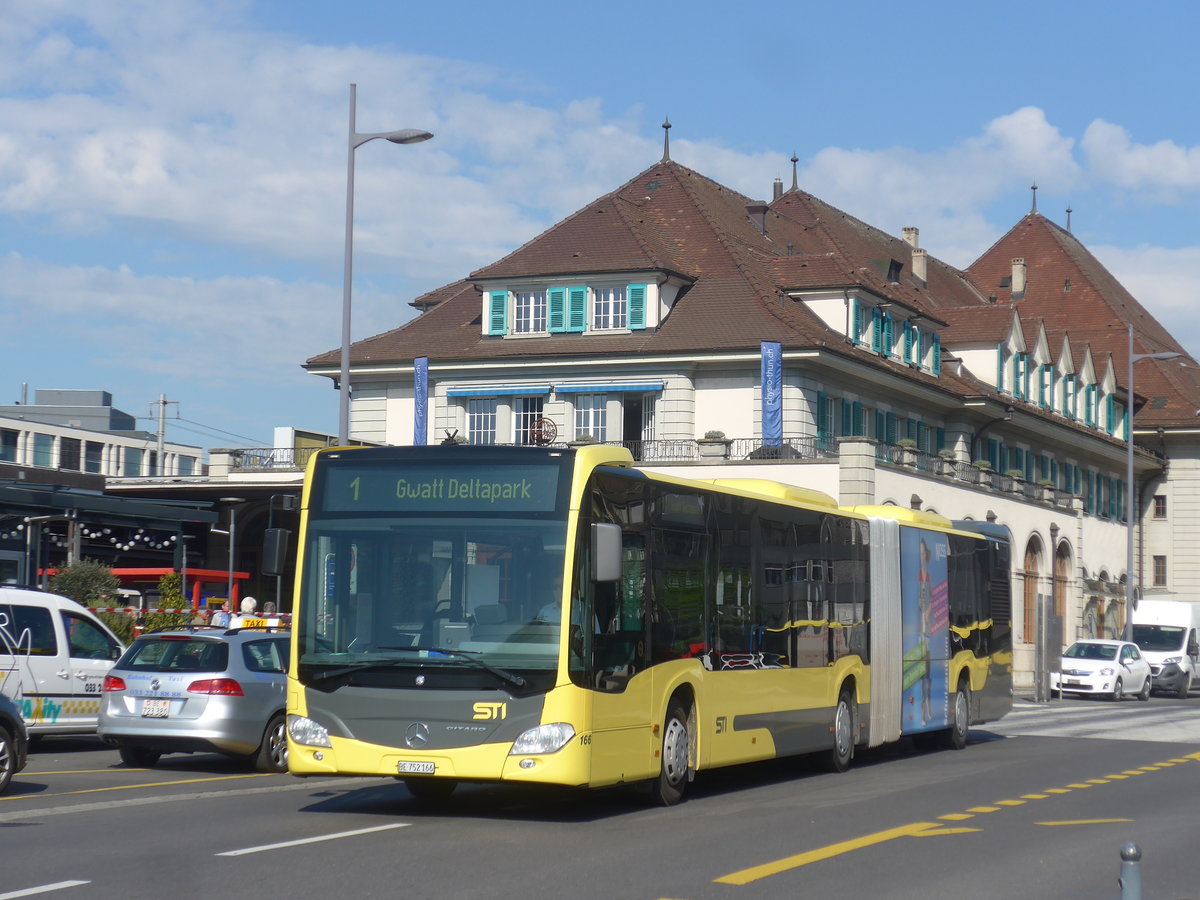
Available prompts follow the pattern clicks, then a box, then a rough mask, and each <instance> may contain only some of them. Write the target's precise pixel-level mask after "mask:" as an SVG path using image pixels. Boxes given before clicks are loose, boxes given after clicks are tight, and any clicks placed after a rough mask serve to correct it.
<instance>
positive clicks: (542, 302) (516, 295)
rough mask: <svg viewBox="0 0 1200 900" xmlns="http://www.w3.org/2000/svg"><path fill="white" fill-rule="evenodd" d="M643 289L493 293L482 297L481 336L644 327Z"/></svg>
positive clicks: (578, 288)
mask: <svg viewBox="0 0 1200 900" xmlns="http://www.w3.org/2000/svg"><path fill="white" fill-rule="evenodd" d="M647 288H648V286H647V285H645V284H607V285H595V286H590V285H572V286H570V287H549V288H531V289H518V290H513V291H507V290H494V291H488V292H486V294H485V295H484V303H485V313H486V316H485V321H486V328H485V333H486V334H490V335H498V336H504V335H537V334H563V333H589V332H604V331H626V330H630V331H633V330H639V329H643V328H645V327H646V300H647V292H648V291H647Z"/></svg>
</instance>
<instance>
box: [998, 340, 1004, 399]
mask: <svg viewBox="0 0 1200 900" xmlns="http://www.w3.org/2000/svg"><path fill="white" fill-rule="evenodd" d="M996 390H997V391H1000V392H1001V393H1003V391H1004V345H1003V344H997V345H996Z"/></svg>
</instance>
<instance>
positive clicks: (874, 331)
mask: <svg viewBox="0 0 1200 900" xmlns="http://www.w3.org/2000/svg"><path fill="white" fill-rule="evenodd" d="M871 349H872V350H874V351H875V352H876V353H879V352H881V351H882V349H883V310H882V309H880V308H879V307H878V306H876V307H875V308H873V309H872V310H871Z"/></svg>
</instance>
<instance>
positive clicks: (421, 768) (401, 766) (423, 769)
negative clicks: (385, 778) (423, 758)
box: [396, 760, 433, 775]
mask: <svg viewBox="0 0 1200 900" xmlns="http://www.w3.org/2000/svg"><path fill="white" fill-rule="evenodd" d="M396 771H397V772H400V773H401V774H405V775H432V774H433V763H431V762H406V761H405V760H400V762H398V763H396Z"/></svg>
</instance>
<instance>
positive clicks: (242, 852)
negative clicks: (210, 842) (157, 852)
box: [0, 822, 409, 900]
mask: <svg viewBox="0 0 1200 900" xmlns="http://www.w3.org/2000/svg"><path fill="white" fill-rule="evenodd" d="M408 824H409V823H408V822H394V823H393V824H391V825H376V826H375V827H374V828H357V829H355V830H354V831H339V832H338V833H337V834H321V835H317V836H316V837H310V838H300V840H297V841H283V842H282V843H279V844H263V845H262V846H261V847H243V848H242V849H241V850H226V851H225V852H224V853H217V854H214V855H216V856H245V855H246V854H247V853H262V852H263V851H264V850H282V849H284V848H285V847H299V846H300V845H301V844H316V843H319V842H320V841H335V840H337V839H338V838H344V837H355V836H357V835H360V834H371V833H372V832H375V831H388V830H389V829H392V828H407V827H408ZM0 900H4V898H3V897H0Z"/></svg>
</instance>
